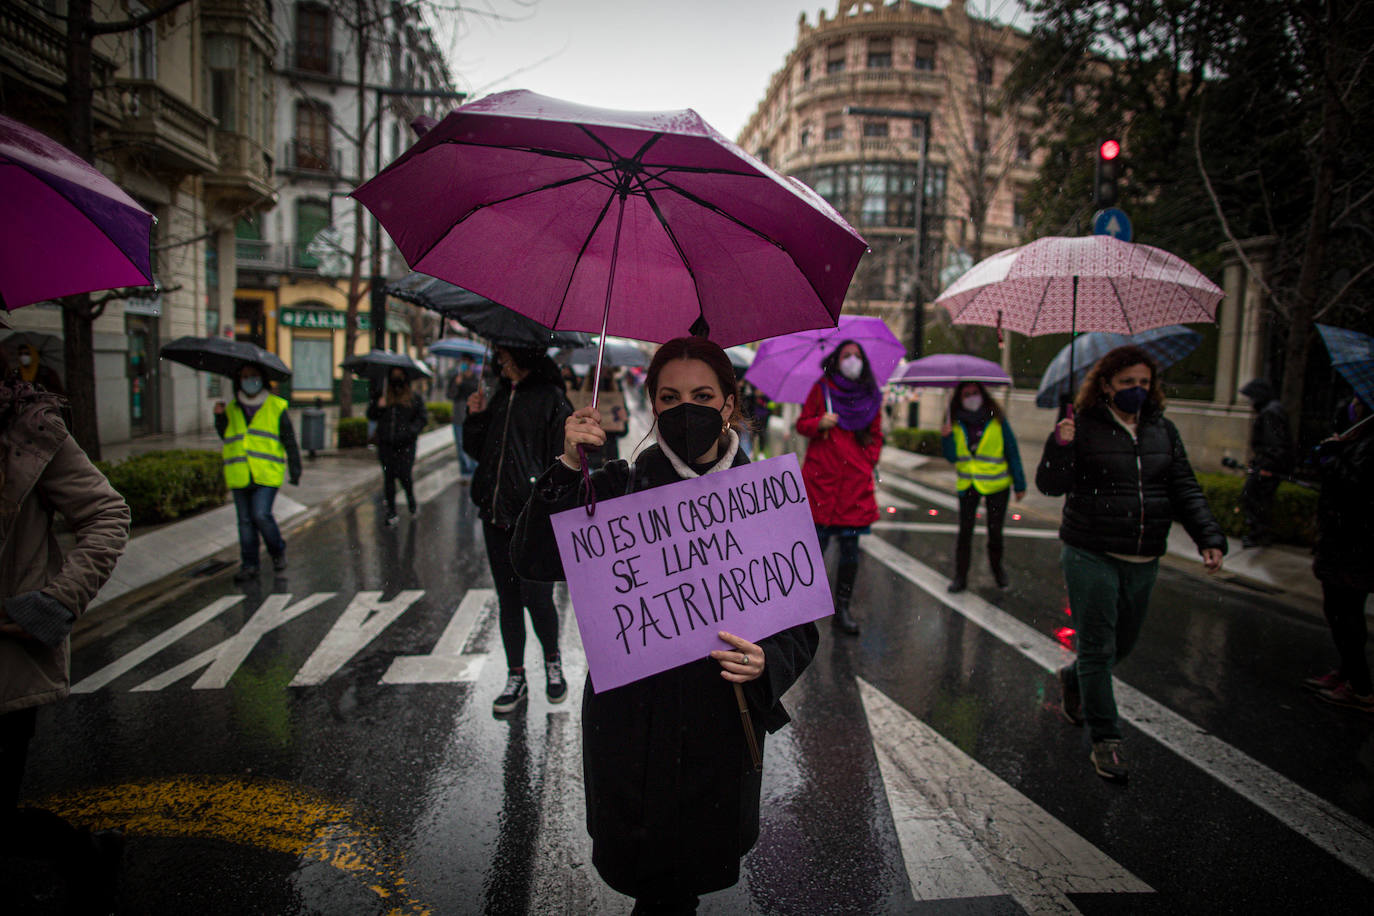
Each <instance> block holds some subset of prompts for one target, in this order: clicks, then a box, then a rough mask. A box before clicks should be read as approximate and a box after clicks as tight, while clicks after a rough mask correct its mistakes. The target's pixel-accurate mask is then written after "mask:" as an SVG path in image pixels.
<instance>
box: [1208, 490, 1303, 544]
mask: <svg viewBox="0 0 1374 916" xmlns="http://www.w3.org/2000/svg"><path fill="white" fill-rule="evenodd" d="M1197 480H1198V483H1200V484H1201V485H1202V492H1203V494H1204V495H1205V496H1206V497H1207V505H1208V506H1210V507H1211V509H1212V514H1213V515H1215V516H1216V517H1217V521H1218V522H1220V523H1221V530H1222V531H1224V532H1226V534H1227V535H1229V536H1230V537H1236V538H1238V537H1243V536H1244V535H1245V514H1244V513H1243V512H1242V511H1241V508H1240V490H1241V487H1243V486H1244V485H1245V478H1244V477H1243V476H1241V475H1239V474H1222V473H1211V472H1204V473H1199V474H1198V475H1197ZM1273 534H1274V540H1276V541H1279V542H1282V543H1285V544H1300V545H1303V546H1308V547H1310V546H1311V545H1312V544H1313V543H1315V542H1316V540H1317V491H1316V490H1313V489H1309V488H1307V487H1300V486H1298V485H1296V484H1291V483H1288V482H1287V481H1285V482H1283V483H1280V484H1279V489H1278V492H1277V493H1276V494H1275V495H1274V518H1273Z"/></svg>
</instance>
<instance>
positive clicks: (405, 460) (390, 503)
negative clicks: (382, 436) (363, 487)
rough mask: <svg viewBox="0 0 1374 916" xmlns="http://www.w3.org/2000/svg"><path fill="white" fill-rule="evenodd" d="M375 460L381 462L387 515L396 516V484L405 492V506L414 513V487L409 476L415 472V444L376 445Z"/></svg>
mask: <svg viewBox="0 0 1374 916" xmlns="http://www.w3.org/2000/svg"><path fill="white" fill-rule="evenodd" d="M377 458H378V459H379V460H380V461H381V462H382V492H383V494H384V495H385V496H386V512H387V515H395V514H396V483H397V481H400V484H401V489H403V490H405V494H406V506H408V507H409V508H410V511H411V512H414V511H415V487H414V484H413V483H412V482H411V476H412V474H413V473H414V470H415V443H414V442H409V443H406V444H405V445H382V444H378V445H377Z"/></svg>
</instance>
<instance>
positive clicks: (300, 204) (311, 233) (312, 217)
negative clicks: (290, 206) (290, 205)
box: [296, 198, 329, 267]
mask: <svg viewBox="0 0 1374 916" xmlns="http://www.w3.org/2000/svg"><path fill="white" fill-rule="evenodd" d="M328 226H329V202H328V201H323V200H310V199H308V198H302V199H300V200H298V201H296V266H297V267H318V266H319V264H320V262H319V259H318V258H316V257H314V256H313V255H311V254H310V253H309V252H308V251H307V250H306V249H307V248H308V247H309V245H310V242H311V241H312V240H313V239H314V238H315V236H316V235H318V234H319V232H320V230H321V229H325V228H327V227H328Z"/></svg>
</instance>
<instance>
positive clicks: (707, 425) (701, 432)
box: [658, 404, 724, 464]
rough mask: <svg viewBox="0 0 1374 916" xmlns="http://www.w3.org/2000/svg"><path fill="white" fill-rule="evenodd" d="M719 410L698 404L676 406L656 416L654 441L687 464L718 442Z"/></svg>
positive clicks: (720, 424) (719, 427)
mask: <svg viewBox="0 0 1374 916" xmlns="http://www.w3.org/2000/svg"><path fill="white" fill-rule="evenodd" d="M723 425H724V421H723V418H722V417H721V415H720V411H719V410H716V409H715V408H714V407H706V406H705V405H702V404H679V405H678V406H676V407H672V408H669V409H668V410H665V411H663V412H662V413H661V414H659V415H658V441H659V442H661V443H662V444H664V445H666V446H667V447H668V450H669V451H671V452H672V453H673V454H674V455H677V456H678V457H679V458H681V459H682V460H683V461H686V462H688V463H689V464H690V463H692V462H695V461H696V460H697V459H698V458H700V457H701V456H702V455H704V454H706V452H708V451H710V449H711V446H713V445H715V444H716V441H717V440H718V439H720V434H721V432H722V431H723V430H722V429H721V427H722V426H723Z"/></svg>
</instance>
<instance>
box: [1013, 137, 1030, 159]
mask: <svg viewBox="0 0 1374 916" xmlns="http://www.w3.org/2000/svg"><path fill="white" fill-rule="evenodd" d="M1016 161H1017V162H1030V161H1031V138H1030V134H1028V133H1025V132H1022V133H1019V134H1017V135H1016Z"/></svg>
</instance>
